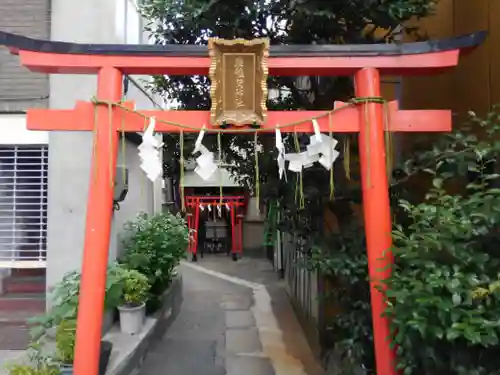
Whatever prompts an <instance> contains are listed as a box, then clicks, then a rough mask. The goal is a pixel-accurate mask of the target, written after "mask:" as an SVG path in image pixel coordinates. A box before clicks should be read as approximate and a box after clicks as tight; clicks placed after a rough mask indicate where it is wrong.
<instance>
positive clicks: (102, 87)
mask: <svg viewBox="0 0 500 375" xmlns="http://www.w3.org/2000/svg"><path fill="white" fill-rule="evenodd" d="M485 36H486V33H484V32H480V33H475V34H470V35H466V36H464V37H460V38H452V39H447V40H440V41H431V42H419V43H408V44H400V45H391V44H381V45H344V46H331V45H314V46H293V45H290V46H272V48H271V56H270V59H269V74H271V75H288V76H333V75H336V76H338V75H354V81H355V91H356V96H358V97H360V98H378V97H380V75H381V74H388V75H416V74H431V73H436V72H442V71H444V70H446V69H448V68H452V67H454V66H456V65H457V64H458V60H459V56H460V55H461V53H463V52H464V51H467V50H469V49H471V48H473V47H475V46H477V45H478V44H480V43H481V42H482V41H483V40H484V38H485ZM0 44H3V45H5V46H7V47H10V48H11V50H12V51H13V52H14V53H18V54H19V57H20V60H21V63H22V64H23V65H24V66H26V67H28V68H29V69H30V70H32V71H36V72H44V73H60V74H97V75H98V88H97V99H98V100H100V101H102V102H110V103H116V102H119V101H120V99H121V97H122V78H123V75H124V74H142V75H145V74H169V75H196V74H200V75H208V72H209V65H210V59H209V57H208V51H207V49H206V47H203V46H193V45H166V46H143V45H92V44H77V43H63V42H51V41H43V40H35V39H30V38H25V37H22V36H18V35H13V34H9V33H3V32H0ZM94 106H95V104H94V103H89V102H78V103H77V104H76V107H75V109H74V110H44V109H33V110H30V111H28V115H27V122H28V128H29V129H31V130H59V131H61V130H63V131H77V130H79V131H82V130H84V131H93V130H94V129H93V126H94V124H93V122H94ZM129 106H130V104H129ZM108 112H111V118H112V120H111V124H110V121H109V117H108V116H109V113H108ZM388 112H389V113H388V114H387V115H388V118H389V124H388V129H389V130H390V131H393V132H398V131H401V132H442V131H450V130H451V112H450V111H448V110H443V111H400V110H398V108H397V105H396V104H393V105H391V106H389V110H388ZM142 113H143V114H144V115H146V116H155V117H156V118H157V119H158V120H160V119H161V120H164V121H169V122H174V123H184V124H196V126H197V127H199V128H198V129H192V130H191V131H196V132H198V131H199V130H201V127H202V126H203V124H210V121H209V119H210V115H209V112H203V111H189V112H186V111H143V112H142ZM322 113H323V114H324V112H321V111H311V112H306V111H293V112H292V111H285V112H270V113H269V116H268V119H267V122H266V124H264V125H263V127H262V128H261V131H262V132H272V131H274V129H275V128H276V126H277V124H278V123H280V124H284V123H292V122H296V121H304V122H303V123H302V124H300V125H296V126H294V127H291V128H284V129H282V131H283V132H294V131H296V132H307V133H312V132H313V126H312V124H311V121H310V120H311V118H312V117H316V116H320V115H321V114H322ZM332 119H333V123H334V127H333V131H335V132H359V144H360V147H359V150H360V151H359V152H360V163H361V172H362V190H363V210H364V219H365V228H366V229H365V230H366V239H367V248H368V265H369V276H370V279H371V284H372V286H371V304H372V316H373V330H374V342H375V356H376V367H377V374H378V375H395V374H396V373H397V371H396V370H395V368H394V351H393V350H392V349H391V348H390V343H389V341H388V337H389V333H390V331H389V322H388V321H387V319H386V318H384V317H382V316H381V314H382V312H383V310H384V303H385V302H384V296H383V294H382V293H380V292H379V291H378V290H377V288H376V286H377V283H378V280H380V279H383V278H386V277H387V276H388V275H390V267H389V266H390V264H392V259H391V258H390V257H388V256H386V257H384V259H383V260H382V259H381V258H382V257H383V255H384V253H385V251H386V250H387V249H389V248H390V247H391V215H390V207H389V195H388V181H387V173H386V160H385V147H384V136H383V135H384V131H385V130H386V129H384V119H383V104H382V103H377V102H375V101H365V102H363V103H361V104H359V105H357V106H355V107H348V108H346V109H345V110H343V111H337V112H335V113H334V114H333V115H332ZM318 122H319V125H320V128H321V131H323V132H329V131H330V130H331V129H330V127H329V121H328V119H327V118H326V117H323V118H322V119H319V120H318ZM157 124H158V126H157V128H156V130H157V131H160V132H179V131H180V129H179V127H177V126H173V125H167V124H164V123H160V122H157ZM368 124H369V125H370V126H368ZM110 126H112V128H111V129H109V127H110ZM122 126H123V128H122ZM143 127H144V119H143V117H140V116H137V115H134V114H133V113H129V112H127V111H124V110H123V109H122V108H119V107H116V106H108V105H98V106H97V124H96V130H95V131H96V137H95V140H94V145H95V148H96V152H95V154H94V155H93V160H92V166H93V169H95V170H96V172H95V173H94V171H93V172H92V173H93V175H92V176H91V180H90V188H89V197H88V203H87V218H86V228H85V244H84V256H83V266H82V280H81V288H80V291H81V292H80V299H79V308H78V326H77V336H76V350H75V363H74V368H75V375H97V371H98V363H99V345H100V340H101V325H102V316H103V311H102V309H99V308H96V306H97V305H98V303H101V304H103V301H104V289H105V282H106V267H107V261H108V248H109V239H110V229H111V219H112V210H113V187H112V184H111V183H110V181H111V182H113V181H114V178H115V168H116V155H117V144H118V133H119V131H127V132H140V131H142V130H143ZM207 128H208V130H210V129H212V127H211V126H210V125H207ZM183 131H189V130H186V129H183ZM110 158H111V162H110ZM367 176H369V178H367Z"/></svg>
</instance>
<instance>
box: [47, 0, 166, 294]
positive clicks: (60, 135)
mask: <svg viewBox="0 0 500 375" xmlns="http://www.w3.org/2000/svg"><path fill="white" fill-rule="evenodd" d="M140 27H141V23H140V21H139V19H138V13H137V9H136V8H135V5H134V3H133V1H132V0H106V1H103V0H85V1H80V2H79V3H78V5H76V4H75V2H74V1H68V0H53V1H52V32H51V38H52V40H62V41H71V42H79V43H115V44H119V43H120V44H122V43H137V42H139V41H143V40H144V39H143V34H144V33H143V31H142V30H141V29H140ZM96 88H97V79H96V76H85V75H52V76H51V77H50V101H49V102H50V107H51V108H59V109H68V108H73V107H74V104H75V101H77V100H89V99H90V98H91V97H92V96H94V95H95V94H96ZM127 99H135V100H136V101H137V107H138V108H151V107H153V104H152V103H151V100H149V99H148V98H147V97H146V96H145V95H143V94H141V92H140V90H137V89H136V88H134V87H133V85H130V91H129V95H128V96H127ZM136 147H137V146H136V145H133V144H131V143H130V142H127V145H126V151H125V153H126V157H125V160H126V165H127V167H128V169H129V184H130V185H129V195H128V197H127V198H126V200H125V201H124V202H122V203H121V209H120V211H117V212H115V214H114V221H113V229H112V234H111V244H110V260H112V259H114V258H115V257H116V255H117V253H118V248H119V241H118V234H119V232H120V230H121V228H122V225H123V223H124V222H125V221H126V220H128V219H131V218H133V217H134V216H135V215H136V214H137V213H138V212H139V211H149V212H152V211H153V210H154V206H155V205H156V206H157V205H158V204H157V203H156V204H155V199H154V198H153V197H156V196H158V193H156V194H155V193H154V187H153V184H151V183H150V182H147V181H146V180H145V179H144V175H143V173H142V171H141V170H140V168H139V162H138V157H137V152H136ZM121 153H122V150H121V147H120V155H119V162H118V163H119V164H120V163H121V162H122V161H123V160H124V159H123V155H121ZM91 157H92V134H91V133H90V132H51V133H50V134H49V193H48V194H49V197H48V202H49V208H48V239H47V240H48V244H47V247H48V249H47V250H48V260H47V264H48V268H47V286H48V287H49V288H50V287H51V286H52V285H54V283H56V282H58V281H59V280H60V279H61V277H62V276H63V275H64V274H65V273H66V272H68V271H70V270H74V269H79V268H80V266H81V259H82V253H83V241H84V231H85V217H86V206H87V194H88V183H89V176H90V174H91V167H90V163H91ZM156 189H158V184H156ZM159 196H160V197H161V193H160V194H159ZM160 206H161V202H160Z"/></svg>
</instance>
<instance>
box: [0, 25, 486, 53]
mask: <svg viewBox="0 0 500 375" xmlns="http://www.w3.org/2000/svg"><path fill="white" fill-rule="evenodd" d="M486 34H487V33H486V31H479V32H476V33H472V34H468V35H463V36H460V37H455V38H448V39H440V40H431V41H425V42H416V43H401V44H347V45H330V44H312V45H301V44H296V45H275V46H271V49H270V56H271V57H369V56H400V55H417V54H429V53H436V52H445V51H451V50H467V49H470V48H474V47H476V46H478V45H479V44H481V43H482V42H483V41H484V39H485V38H486ZM0 45H3V46H6V47H9V48H11V49H12V50H14V51H17V50H23V51H32V52H44V53H58V54H73V55H75V54H78V55H108V56H109V55H114V56H124V55H126V56H151V57H160V56H170V57H207V56H208V49H207V47H206V46H202V45H194V44H167V45H147V44H84V43H69V42H60V41H48V40H41V39H33V38H28V37H25V36H22V35H17V34H12V33H7V32H4V31H0Z"/></svg>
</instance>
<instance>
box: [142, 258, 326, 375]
mask: <svg viewBox="0 0 500 375" xmlns="http://www.w3.org/2000/svg"><path fill="white" fill-rule="evenodd" d="M181 272H182V276H183V284H184V302H183V305H182V308H181V312H180V314H179V316H178V317H177V319H176V321H175V322H174V323H173V324H172V326H171V327H170V329H169V330H168V331H167V333H166V335H165V336H164V337H163V339H162V340H161V341H160V342H158V343H157V344H156V345H155V347H154V348H153V349H152V350H151V351H150V352H149V354H148V355H147V357H146V359H145V361H144V363H143V365H142V368H141V372H140V374H141V375H159V374H168V375H197V374H199V375H225V374H227V375H320V374H321V370H320V369H319V367H318V366H317V365H316V364H315V362H314V360H313V358H312V353H311V351H310V349H309V347H308V346H307V344H306V341H305V338H304V336H303V334H302V331H301V330H300V327H299V326H298V323H297V321H296V319H295V316H294V314H293V311H292V308H291V306H290V304H289V302H288V300H287V299H286V298H285V297H286V296H285V295H284V294H283V293H284V291H283V290H282V289H281V288H280V287H279V283H278V281H277V279H276V276H275V275H274V272H273V271H272V268H271V267H270V265H269V264H268V262H267V261H264V260H262V261H261V260H258V259H242V260H241V261H239V262H236V263H234V262H231V261H230V260H229V259H227V258H226V257H214V258H205V259H202V260H201V261H200V262H199V263H198V264H190V263H184V264H183V265H182V266H181ZM238 275H239V276H240V277H239V278H238ZM243 277H244V278H243ZM264 285H266V287H264ZM283 324H284V325H286V326H285V327H283V326H282V325H283Z"/></svg>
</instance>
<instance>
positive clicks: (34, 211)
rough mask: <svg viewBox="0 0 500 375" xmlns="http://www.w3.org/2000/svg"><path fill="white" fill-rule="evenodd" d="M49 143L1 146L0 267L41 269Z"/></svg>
mask: <svg viewBox="0 0 500 375" xmlns="http://www.w3.org/2000/svg"><path fill="white" fill-rule="evenodd" d="M47 185H48V146H46V145H22V146H21V145H20V146H0V267H3V268H9V267H10V268H44V267H46V260H47Z"/></svg>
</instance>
